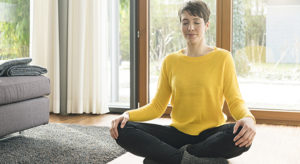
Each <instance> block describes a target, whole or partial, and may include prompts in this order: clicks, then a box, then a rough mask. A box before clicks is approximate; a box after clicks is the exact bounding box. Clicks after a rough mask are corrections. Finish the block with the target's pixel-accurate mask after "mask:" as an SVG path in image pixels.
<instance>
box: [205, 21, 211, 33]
mask: <svg viewBox="0 0 300 164" xmlns="http://www.w3.org/2000/svg"><path fill="white" fill-rule="evenodd" d="M209 25H210V22H207V23H206V24H205V32H206V31H207V30H208V28H209Z"/></svg>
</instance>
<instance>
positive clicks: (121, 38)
mask: <svg viewBox="0 0 300 164" xmlns="http://www.w3.org/2000/svg"><path fill="white" fill-rule="evenodd" d="M108 2H109V3H110V5H112V7H111V8H112V11H110V14H111V15H110V18H112V19H111V21H112V22H111V25H112V26H111V27H112V29H110V36H111V37H110V38H111V41H110V47H113V48H112V49H110V55H111V56H110V57H111V62H110V65H111V69H110V70H111V79H110V81H111V104H110V106H112V107H129V106H130V1H128V0H119V1H108Z"/></svg>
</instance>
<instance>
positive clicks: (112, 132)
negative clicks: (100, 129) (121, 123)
mask: <svg viewBox="0 0 300 164" xmlns="http://www.w3.org/2000/svg"><path fill="white" fill-rule="evenodd" d="M110 136H111V137H112V138H115V136H114V131H113V130H112V129H111V130H110Z"/></svg>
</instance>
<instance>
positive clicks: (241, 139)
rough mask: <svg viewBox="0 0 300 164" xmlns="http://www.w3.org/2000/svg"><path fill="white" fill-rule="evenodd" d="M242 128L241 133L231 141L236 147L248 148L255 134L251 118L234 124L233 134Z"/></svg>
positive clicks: (253, 122)
mask: <svg viewBox="0 0 300 164" xmlns="http://www.w3.org/2000/svg"><path fill="white" fill-rule="evenodd" d="M240 126H242V127H243V128H242V129H241V131H240V132H239V133H238V134H237V135H236V136H235V137H234V139H233V141H234V142H235V145H236V146H239V147H243V146H246V147H249V146H250V145H251V144H252V141H253V139H254V136H255V134H256V130H255V121H254V120H253V119H252V118H251V117H245V118H243V119H240V120H238V121H237V122H236V124H235V126H234V128H233V134H235V133H236V132H237V130H238V128H239V127H240Z"/></svg>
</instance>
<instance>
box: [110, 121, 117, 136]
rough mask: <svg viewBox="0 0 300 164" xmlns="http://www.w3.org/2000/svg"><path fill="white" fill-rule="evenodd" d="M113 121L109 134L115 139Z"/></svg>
mask: <svg viewBox="0 0 300 164" xmlns="http://www.w3.org/2000/svg"><path fill="white" fill-rule="evenodd" d="M114 127H115V121H113V122H112V127H111V134H112V136H113V138H114V139H116V134H115V129H114Z"/></svg>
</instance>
